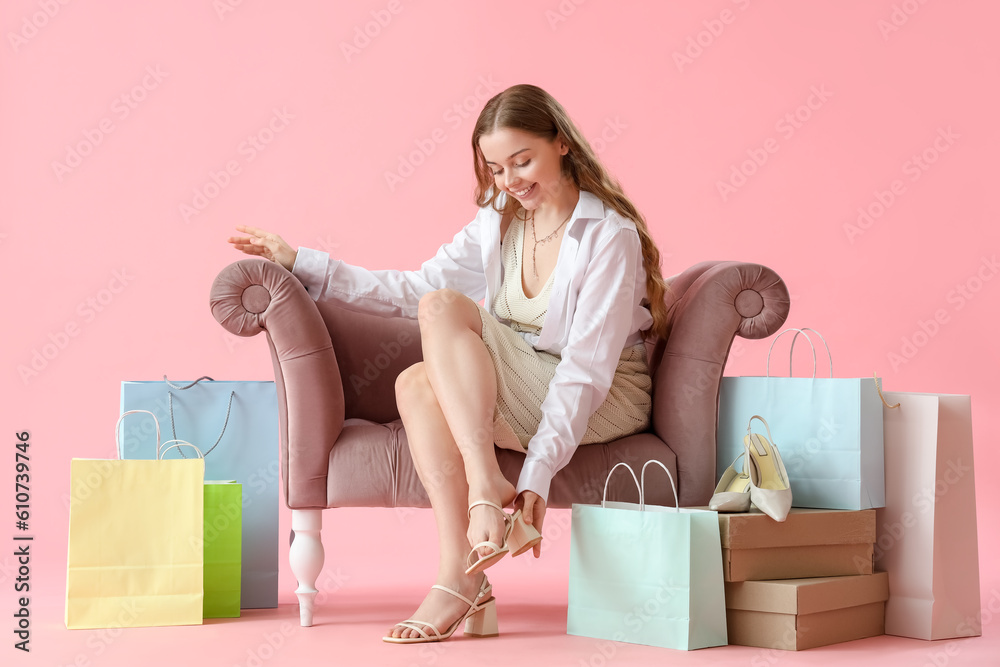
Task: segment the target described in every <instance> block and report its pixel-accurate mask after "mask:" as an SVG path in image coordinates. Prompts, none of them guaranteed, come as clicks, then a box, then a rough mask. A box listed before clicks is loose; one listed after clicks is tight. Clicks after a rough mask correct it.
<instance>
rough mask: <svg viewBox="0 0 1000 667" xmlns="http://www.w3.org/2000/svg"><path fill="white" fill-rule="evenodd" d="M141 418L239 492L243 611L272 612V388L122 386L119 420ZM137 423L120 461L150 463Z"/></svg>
mask: <svg viewBox="0 0 1000 667" xmlns="http://www.w3.org/2000/svg"><path fill="white" fill-rule="evenodd" d="M128 410H148V411H150V412H152V413H153V414H154V415H155V416H156V418H157V419H158V420H159V421H160V422H161V423H163V424H164V430H165V431H166V434H167V435H166V437H167V438H177V439H182V440H186V441H188V442H191V443H194V444H195V445H197V447H198V448H199V449H200V450H201V451H203V452H204V455H205V477H206V478H207V479H231V480H236V481H237V482H239V483H240V484H242V488H243V497H242V503H243V517H242V522H243V529H242V532H243V535H242V544H241V552H242V572H241V576H240V590H241V602H240V606H241V608H243V609H262V608H274V607H277V606H278V509H279V498H280V478H281V471H280V464H279V462H278V451H279V446H278V399H277V393H276V390H275V385H274V382H273V381H268V382H251V381H240V382H223V381H215V380H212V379H211V378H199V379H198V380H195V381H194V382H190V383H188V382H172V381H168V380H167V378H166V377H165V376H164V379H163V380H159V381H149V382H122V388H121V412H126V411H128ZM142 428H143V424H141V423H139V424H137V425H135V426H133V427H132V428H131V429H130V430H128V431H126V432H125V436H124V437H123V449H124V453H123V458H127V459H148V458H153V456H152V455H151V454H150V451H149V448H148V447H144V446H143V442H144V438H148V437H149V434H148V433H146V432H144V431H143V430H142Z"/></svg>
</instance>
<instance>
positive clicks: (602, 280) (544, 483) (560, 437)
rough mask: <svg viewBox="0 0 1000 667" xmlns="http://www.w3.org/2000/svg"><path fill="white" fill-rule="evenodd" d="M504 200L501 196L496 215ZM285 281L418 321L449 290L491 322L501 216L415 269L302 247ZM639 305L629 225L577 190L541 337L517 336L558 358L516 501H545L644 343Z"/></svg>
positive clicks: (642, 281) (636, 253)
mask: <svg viewBox="0 0 1000 667" xmlns="http://www.w3.org/2000/svg"><path fill="white" fill-rule="evenodd" d="M505 197H506V193H501V195H500V199H499V204H498V205H499V206H500V207H501V208H502V205H503V203H504V201H505V199H504V198H505ZM292 273H293V274H294V275H295V276H296V277H298V278H299V280H300V281H301V282H302V284H303V285H304V286H305V287H306V290H307V291H308V293H309V295H310V296H312V298H313V299H314V300H320V299H336V300H337V301H339V302H342V303H344V304H352V305H354V307H355V308H357V309H359V310H362V311H365V312H371V313H380V314H384V315H387V316H397V317H409V318H416V317H417V305H418V303H419V301H420V297H422V296H423V295H424V294H427V293H428V292H432V291H434V290H437V289H442V288H446V287H447V288H451V289H454V290H457V291H459V292H461V293H463V294H465V295H466V296H468V297H469V298H471V299H473V300H474V301H479V300H480V299H485V303H484V308H485V309H486V310H487V311H488V312H489V313H490V314H491V315H493V316H494V317H497V316H496V313H495V312H494V310H493V297H494V295H496V293H497V290H499V289H500V285H501V283H502V281H503V261H502V257H501V254H500V214H499V213H497V212H496V211H494V210H493V208H492V207H491V206H489V205H487V206H484V207H483V208H481V209H479V212H478V213H477V214H476V217H475V218H474V219H473V220H472V222H470V223H469V224H467V225H466V226H465V227H463V228H462V229H461V230H460V231H459V232H458V233H457V234H455V237H454V239H452V241H451V242H450V243H446V244H444V245H442V246H441V247H440V248H439V249H438V251H437V254H436V255H435V256H434V257H433V258H431V259H429V260H427V261H426V262H424V263H423V264H422V265H421V267H420V269H418V270H416V271H399V270H394V269H381V270H369V269H365V268H362V267H360V266H352V265H350V264H347V263H345V262H343V261H341V260H338V259H331V258H330V256H329V254H328V253H326V252H322V251H319V250H312V249H310V248H302V247H300V248H299V249H298V254H297V256H296V259H295V264H294V266H293V267H292ZM514 279H518V280H519V279H520V276H517V277H516V278H514ZM645 298H646V273H645V270H644V269H643V265H642V247H641V243H640V239H639V233H638V231H637V230H636V227H635V223H634V222H633V221H632V220H629V219H627V218H624V217H622V216H621V215H619V214H618V213H617V212H616V211H615V210H614V209H613V208H611V207H610V206H605V205H604V203H603V202H602V201H601V200H600V199H599V198H598V197H597V196H596V195H594V194H593V193H591V192H588V191H585V190H581V191H580V197H579V200H578V201H577V204H576V208H575V209H574V210H573V214H572V216H571V218H570V220H569V222H568V223H567V226H566V230H565V232H564V234H563V239H562V243H561V246H560V248H559V255H558V259H557V260H556V267H555V278H554V281H553V286H552V292H551V295H550V297H549V309H548V312H547V313H546V315H545V322H544V325H543V326H542V329H541V331H540V332H539V333H538V334H533V333H529V332H517V333H518V335H520V336H522V337H523V338H524V339H525V340H526V341H528V343H530V344H531V345H532V346H533V347H534V348H535V349H538V350H545V351H547V352H550V353H552V354H555V355H559V356H560V357H561V360H560V362H559V364H558V365H557V366H556V370H555V376H554V377H553V378H552V381H551V382H550V383H549V390H548V393H547V395H546V396H545V399H544V400H543V401H542V405H541V412H542V419H541V422H540V423H539V425H538V431H537V432H536V433H535V435H534V436H533V437H532V438H531V440H530V441H529V443H528V451H527V454H526V459H525V462H524V466H523V467H522V469H521V475H520V477H519V479H518V483H517V492H518V493H519V494H520V493H521V491H523V490H525V489H529V490H531V491H534V492H535V493H537V494H538V495H539V496H541V497H542V498H543V499H547V498H548V493H549V483H550V481H551V479H552V476H553V475H555V473H556V472H558V471H559V470H560V469H561V468H562V467H564V466H565V465H566V464H567V463H569V461H570V459H571V458H572V456H573V453H574V452H575V451H576V448H577V447H578V446H579V444H580V441H581V440H582V439H583V436H584V435H585V433H586V430H587V422H588V421H589V420H590V416H591V415H592V414H593V413H594V412H596V411H597V408H599V407H600V406H601V404H602V403H603V402H604V399H605V397H606V396H607V394H608V390H609V389H610V387H611V382H612V380H613V379H614V375H615V370H616V368H617V365H618V360H619V358H620V356H621V353H622V350H623V349H624V348H625V347H626V346H630V345H635V344H637V343H640V342H642V337H641V336H640V335H639V330H640V329H646V328H648V327H649V326H651V325H652V323H653V317H652V315H651V314H650V311H649V309H648V308H647V307H646V306H645V305H643V304H642V303H641V302H642V301H643V300H644V299H645ZM501 321H502V322H505V320H501Z"/></svg>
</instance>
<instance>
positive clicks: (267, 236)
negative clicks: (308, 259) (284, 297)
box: [228, 225, 298, 271]
mask: <svg viewBox="0 0 1000 667" xmlns="http://www.w3.org/2000/svg"><path fill="white" fill-rule="evenodd" d="M236 229H237V230H239V231H241V232H244V233H246V234H249V235H250V236H230V237H229V239H228V240H229V242H230V243H232V244H233V247H234V248H236V249H237V250H240V251H242V252H245V253H246V254H248V255H257V256H259V257H263V258H264V259H268V260H271V261H272V262H276V263H278V264H281V265H282V266H283V267H285V268H286V269H288V270H289V271H291V270H292V266H294V265H295V256H296V255H297V254H298V252H297V251H296V250H294V249H293V248H292V247H291V246H290V245H288V244H287V243H285V241H284V239H282V238H281V237H280V236H278V235H277V234H271V233H269V232H265V231H264V230H263V229H258V228H256V227H248V226H246V225H236Z"/></svg>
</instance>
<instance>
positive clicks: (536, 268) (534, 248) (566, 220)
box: [531, 211, 573, 278]
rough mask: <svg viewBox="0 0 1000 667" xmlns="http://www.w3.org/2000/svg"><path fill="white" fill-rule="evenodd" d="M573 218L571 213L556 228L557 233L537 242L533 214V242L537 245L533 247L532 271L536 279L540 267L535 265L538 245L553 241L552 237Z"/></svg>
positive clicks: (533, 216)
mask: <svg viewBox="0 0 1000 667" xmlns="http://www.w3.org/2000/svg"><path fill="white" fill-rule="evenodd" d="M572 217H573V212H572V211H570V214H569V217H568V218H566V219H565V220H563V221H562V222H561V223H559V226H558V227H556V228H555V231H553V232H552V233H551V234H549V235H548V236H546V237H545V238H544V239H542V240H541V241H538V240H535V212H534V211H532V212H531V240H532V241H534V242H535V245H534V246H532V248H531V269H532V271H534V273H535V277H536V278H537V277H538V266H537V265H536V264H535V250H536V249H537V248H538V244H539V243H545V242H547V241H551V240H552V237H553V236H555V235H556V232H558V231H559V230H560V229H562V226H563V225H565V224H566V223H567V222H569V218H572Z"/></svg>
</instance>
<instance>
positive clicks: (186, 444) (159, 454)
mask: <svg viewBox="0 0 1000 667" xmlns="http://www.w3.org/2000/svg"><path fill="white" fill-rule="evenodd" d="M168 442H174V443H177V444H174V445H170V446H169V447H164V448H163V449H160V448H157V450H156V460H157V461H162V460H163V455H164V454H166V453H167V452H168V451H170V450H171V449H173V448H175V447H176V448H177V451H180V448H181V447H190V448H191V449H193V450H194V451H196V452H198V458H199V459H204V458H205V455H204V454H202V453H201V450H200V449H198V448H197V447H195V446H194V445H192V444H191V443H190V442H188V441H187V440H167V441H166V442H164V443H163V444H164V445H166V444H167V443H168ZM184 458H187V457H184Z"/></svg>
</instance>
